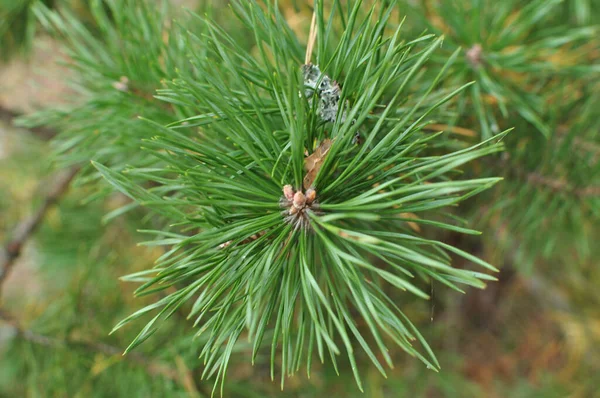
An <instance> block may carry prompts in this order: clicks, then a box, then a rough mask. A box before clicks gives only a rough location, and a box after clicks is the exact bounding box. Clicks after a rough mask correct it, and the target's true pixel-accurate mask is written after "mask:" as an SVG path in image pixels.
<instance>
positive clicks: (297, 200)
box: [294, 191, 306, 210]
mask: <svg viewBox="0 0 600 398" xmlns="http://www.w3.org/2000/svg"><path fill="white" fill-rule="evenodd" d="M304 206H306V196H304V194H303V193H302V192H300V191H298V192H296V194H295V195H294V207H295V208H296V209H298V210H300V209H303V208H304Z"/></svg>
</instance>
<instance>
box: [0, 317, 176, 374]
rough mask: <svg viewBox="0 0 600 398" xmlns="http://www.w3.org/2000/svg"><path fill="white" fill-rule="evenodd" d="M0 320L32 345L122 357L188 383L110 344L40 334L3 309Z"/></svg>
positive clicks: (164, 367) (154, 362) (161, 366)
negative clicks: (124, 353)
mask: <svg viewBox="0 0 600 398" xmlns="http://www.w3.org/2000/svg"><path fill="white" fill-rule="evenodd" d="M0 320H2V321H4V322H5V323H7V324H8V325H9V326H10V327H11V328H12V329H13V330H14V331H15V333H16V334H17V336H18V337H20V338H22V339H24V340H26V341H29V342H31V343H34V344H37V345H41V346H44V347H50V348H61V347H67V348H73V349H77V348H80V349H83V350H85V351H89V352H92V353H101V354H104V355H106V356H120V357H121V358H122V359H121V360H123V361H126V362H128V363H131V364H133V365H136V366H140V367H142V368H144V369H145V370H146V371H147V373H148V374H150V375H152V376H163V377H165V378H167V379H169V380H173V381H175V382H178V383H181V384H184V383H187V382H186V381H185V380H184V378H182V377H181V375H180V374H179V372H178V371H177V370H176V369H172V368H170V367H169V366H168V365H166V364H164V363H162V362H159V361H157V360H155V359H153V358H150V357H147V356H145V355H142V354H140V353H137V352H136V353H130V354H128V355H124V356H121V355H122V354H123V349H121V348H118V347H114V346H111V345H109V344H105V343H98V342H94V341H87V340H83V339H79V338H72V337H66V338H57V337H53V336H48V335H44V334H40V333H37V332H34V331H32V330H30V329H27V328H25V327H24V326H23V325H22V323H21V322H19V321H18V320H17V319H16V318H15V317H14V316H13V315H12V314H10V313H8V312H7V311H5V310H3V309H1V308H0Z"/></svg>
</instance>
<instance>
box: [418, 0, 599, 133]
mask: <svg viewBox="0 0 600 398" xmlns="http://www.w3.org/2000/svg"><path fill="white" fill-rule="evenodd" d="M492 3H493V4H492ZM562 3H563V2H562V0H549V1H548V0H534V1H529V2H527V4H526V5H523V2H522V1H520V0H508V1H502V2H501V3H497V2H494V1H486V0H477V1H473V2H471V1H437V0H431V1H425V2H423V3H420V5H419V6H417V7H414V8H413V9H412V12H411V13H410V14H409V16H410V17H412V18H413V20H417V19H420V23H418V24H416V25H417V29H422V27H423V26H427V28H428V30H429V31H430V32H435V33H437V34H444V35H445V36H446V40H445V43H444V48H445V49H446V51H448V53H451V52H453V51H455V50H456V49H457V48H461V49H462V51H463V54H462V57H461V58H460V62H457V63H456V67H455V69H454V70H453V71H452V73H451V74H450V76H451V77H452V83H453V84H461V83H466V82H469V81H475V84H473V85H472V86H471V87H470V88H469V89H468V90H465V91H464V93H463V94H462V95H461V98H460V100H459V102H458V103H457V117H465V116H467V115H470V114H475V115H476V117H477V119H478V120H479V126H478V130H480V132H481V137H482V138H483V139H486V138H489V137H490V136H492V135H493V134H496V133H498V132H500V131H502V129H503V127H502V126H504V125H505V124H506V122H505V121H506V120H508V123H509V124H510V123H511V121H512V120H513V118H514V115H519V116H520V117H522V118H523V119H524V120H526V121H527V122H529V123H531V124H532V125H534V126H535V127H536V128H537V129H538V130H539V131H540V132H541V133H542V134H543V135H544V136H546V137H548V136H550V135H551V130H550V126H549V125H548V124H547V122H546V119H545V117H544V116H545V115H546V112H547V111H548V104H547V103H546V98H545V97H543V96H542V95H540V92H541V89H542V88H543V87H544V86H545V85H548V84H549V82H550V81H551V80H552V79H555V78H557V77H561V76H562V77H564V76H568V77H571V78H576V79H579V80H583V81H584V80H585V79H595V78H597V76H598V75H599V74H600V65H599V64H598V63H597V61H596V62H595V63H592V64H590V63H589V60H588V59H587V54H588V51H587V50H588V48H586V47H589V42H590V39H591V38H593V37H597V35H598V33H599V30H598V27H597V26H589V25H585V26H579V27H567V26H560V27H557V26H555V25H550V26H548V25H549V23H550V22H551V21H552V19H553V18H555V17H557V14H560V12H561V5H562ZM582 3H584V2H579V4H582ZM581 7H583V9H585V7H586V6H585V5H580V6H579V8H577V9H578V10H580V11H578V12H579V13H580V14H582V15H588V14H587V11H583V10H582V8H581ZM439 56H440V58H439V62H440V63H442V64H443V63H444V58H445V57H444V54H443V53H441V54H440V55H439ZM446 56H447V55H446ZM436 69H437V68H434V70H436ZM460 120H464V119H460ZM463 123H464V122H463ZM511 126H512V125H511Z"/></svg>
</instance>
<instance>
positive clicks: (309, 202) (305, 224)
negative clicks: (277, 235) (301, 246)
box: [279, 185, 320, 230]
mask: <svg viewBox="0 0 600 398" xmlns="http://www.w3.org/2000/svg"><path fill="white" fill-rule="evenodd" d="M279 205H280V206H281V207H282V208H283V209H285V210H283V212H281V214H282V215H283V217H284V219H285V221H286V222H288V223H290V224H292V225H293V226H294V227H295V228H296V229H304V230H308V229H310V213H313V214H319V213H320V212H319V202H318V201H317V191H315V190H314V188H309V189H307V190H306V192H302V190H298V191H294V188H293V187H292V186H291V185H285V186H284V187H283V196H282V197H281V200H280V201H279Z"/></svg>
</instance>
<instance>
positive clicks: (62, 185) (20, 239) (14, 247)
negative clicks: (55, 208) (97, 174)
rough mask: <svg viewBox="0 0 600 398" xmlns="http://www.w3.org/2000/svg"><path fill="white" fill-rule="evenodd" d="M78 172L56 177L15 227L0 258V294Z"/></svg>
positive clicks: (72, 169)
mask: <svg viewBox="0 0 600 398" xmlns="http://www.w3.org/2000/svg"><path fill="white" fill-rule="evenodd" d="M78 171H79V168H78V167H73V168H71V169H69V170H67V171H64V172H62V173H61V174H60V175H59V176H57V177H56V179H55V180H54V181H53V183H52V186H51V189H50V190H49V191H48V194H47V195H46V196H45V197H44V200H43V202H42V204H41V206H40V207H39V208H38V210H37V211H36V212H35V213H34V214H33V215H31V216H30V217H29V218H27V219H25V220H23V221H22V222H21V223H19V224H18V225H17V226H16V227H15V229H14V232H13V234H12V237H11V239H10V240H9V241H8V242H7V243H6V245H5V246H4V250H3V253H2V256H1V257H0V293H1V292H2V284H3V283H4V281H5V280H6V278H7V277H8V274H9V273H10V271H11V269H12V268H13V267H14V266H15V264H16V260H17V258H18V257H19V256H20V255H21V251H22V249H23V247H24V246H25V243H27V241H28V240H29V238H31V236H32V235H33V233H34V232H35V231H36V230H37V228H38V227H39V226H40V224H41V223H42V222H43V220H44V217H45V215H46V212H47V211H48V209H49V208H50V207H51V206H52V205H54V204H55V203H56V202H57V201H58V200H59V198H60V197H61V196H62V195H63V194H64V193H65V192H66V191H67V189H68V188H69V185H70V183H71V181H72V180H73V178H74V177H75V175H76V174H77V172H78Z"/></svg>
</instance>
